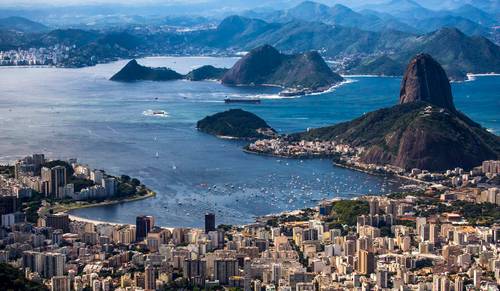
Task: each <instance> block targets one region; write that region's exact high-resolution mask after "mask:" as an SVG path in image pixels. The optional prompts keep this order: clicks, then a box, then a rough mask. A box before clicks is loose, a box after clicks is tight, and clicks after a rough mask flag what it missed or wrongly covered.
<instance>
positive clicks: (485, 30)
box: [242, 0, 500, 37]
mask: <svg viewBox="0 0 500 291" xmlns="http://www.w3.org/2000/svg"><path fill="white" fill-rule="evenodd" d="M488 11H489V10H488ZM242 15H243V16H245V17H250V18H256V19H262V20H265V21H268V22H280V23H286V22H290V21H293V20H303V21H315V22H323V23H326V24H331V25H342V26H346V27H355V28H359V29H362V30H369V31H383V30H387V29H394V30H399V31H404V32H410V33H426V32H431V31H434V30H438V29H440V28H442V27H455V28H458V29H460V30H461V31H463V32H464V33H466V34H468V35H482V36H486V37H490V36H491V34H492V33H493V32H494V30H492V27H494V26H496V25H498V24H499V23H500V16H499V15H498V13H497V14H495V13H492V14H490V13H488V12H486V11H483V10H481V9H479V8H477V7H475V6H473V5H470V4H466V5H462V6H460V7H457V8H454V9H451V10H439V11H436V10H430V9H427V8H424V7H423V6H421V5H419V4H417V3H416V2H414V1H411V0H393V1H389V2H386V3H382V4H380V3H378V4H372V5H365V6H364V9H362V10H359V11H354V10H353V9H351V8H349V7H347V6H344V5H341V4H335V5H334V6H327V5H324V4H320V3H317V2H313V1H305V2H302V3H300V4H299V5H297V6H295V7H293V8H289V9H285V10H267V11H266V10H252V11H247V12H245V13H243V14H242Z"/></svg>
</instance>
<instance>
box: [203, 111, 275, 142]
mask: <svg viewBox="0 0 500 291" xmlns="http://www.w3.org/2000/svg"><path fill="white" fill-rule="evenodd" d="M196 127H197V128H198V130H199V131H201V132H205V133H208V134H213V135H216V136H218V137H225V138H238V139H258V138H269V137H273V136H274V135H275V134H276V131H275V130H274V129H273V128H271V127H270V126H269V125H268V124H267V123H266V122H265V121H264V120H263V119H262V118H260V117H258V116H257V115H255V114H253V113H251V112H248V111H244V110H241V109H231V110H228V111H225V112H220V113H217V114H214V115H211V116H207V117H205V118H203V119H202V120H200V121H198V123H197V125H196Z"/></svg>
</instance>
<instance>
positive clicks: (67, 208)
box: [49, 189, 156, 225]
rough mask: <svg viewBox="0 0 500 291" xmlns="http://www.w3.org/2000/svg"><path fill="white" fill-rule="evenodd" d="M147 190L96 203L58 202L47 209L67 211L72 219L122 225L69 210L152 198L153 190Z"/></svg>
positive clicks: (58, 211) (153, 195)
mask: <svg viewBox="0 0 500 291" xmlns="http://www.w3.org/2000/svg"><path fill="white" fill-rule="evenodd" d="M147 191H148V193H147V194H146V195H142V196H141V195H135V196H132V197H124V198H121V199H112V200H105V201H102V202H98V203H89V202H85V201H74V202H71V203H69V204H66V205H65V204H58V205H55V206H54V207H50V208H49V209H51V210H53V211H54V212H56V213H67V214H69V216H70V218H71V219H72V220H77V221H84V222H97V223H107V224H116V225H124V224H125V223H116V222H108V221H98V220H92V219H87V218H84V217H80V216H77V215H73V214H71V211H72V210H76V209H83V208H93V207H100V206H107V205H114V204H121V203H127V202H134V201H139V200H144V199H148V198H152V197H155V196H156V192H155V191H153V190H150V189H148V190H147ZM58 207H61V208H58Z"/></svg>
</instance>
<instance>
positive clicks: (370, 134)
mask: <svg viewBox="0 0 500 291" xmlns="http://www.w3.org/2000/svg"><path fill="white" fill-rule="evenodd" d="M427 106H429V104H428V103H425V102H411V103H406V104H401V105H396V106H393V107H390V108H384V109H380V110H377V111H373V112H370V113H367V114H365V115H363V116H361V117H359V118H357V119H354V120H353V121H350V122H344V123H340V124H337V125H334V126H329V127H324V128H318V129H313V130H309V131H308V132H303V133H298V134H295V135H292V137H293V138H294V139H296V140H301V139H303V140H336V141H341V142H344V143H348V144H350V145H352V146H364V147H366V148H367V151H366V152H365V154H364V156H363V157H362V159H363V161H364V162H367V163H375V164H392V165H395V166H398V167H401V168H405V169H410V168H420V169H428V170H445V169H451V168H454V167H462V168H464V169H470V168H473V167H475V166H477V165H479V164H481V162H482V161H483V160H488V159H497V158H499V157H500V137H498V136H495V135H494V134H492V133H489V132H488V131H486V130H485V129H483V128H481V127H480V126H479V125H478V124H476V123H474V122H473V121H471V120H470V119H469V118H467V117H466V116H465V115H463V114H461V113H457V112H455V113H453V112H449V111H446V112H433V113H428V114H424V111H425V108H426V107H427ZM416 133H418V136H417V135H416Z"/></svg>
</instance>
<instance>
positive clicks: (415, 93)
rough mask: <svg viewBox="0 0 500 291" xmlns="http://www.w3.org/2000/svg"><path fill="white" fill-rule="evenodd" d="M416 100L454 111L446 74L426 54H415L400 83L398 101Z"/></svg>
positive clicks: (403, 102)
mask: <svg viewBox="0 0 500 291" xmlns="http://www.w3.org/2000/svg"><path fill="white" fill-rule="evenodd" d="M417 101H424V102H427V103H430V104H433V105H436V106H439V107H441V108H446V109H448V110H450V111H455V106H454V105H453V96H452V94H451V86H450V83H449V82H448V76H446V72H445V71H444V69H443V67H441V65H440V64H439V63H438V62H436V60H434V59H433V58H432V57H431V56H430V55H428V54H420V55H417V56H416V57H415V58H413V59H412V60H411V61H410V63H409V64H408V67H407V68H406V72H405V75H404V77H403V81H402V84H401V92H400V96H399V103H400V104H405V103H411V102H417Z"/></svg>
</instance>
